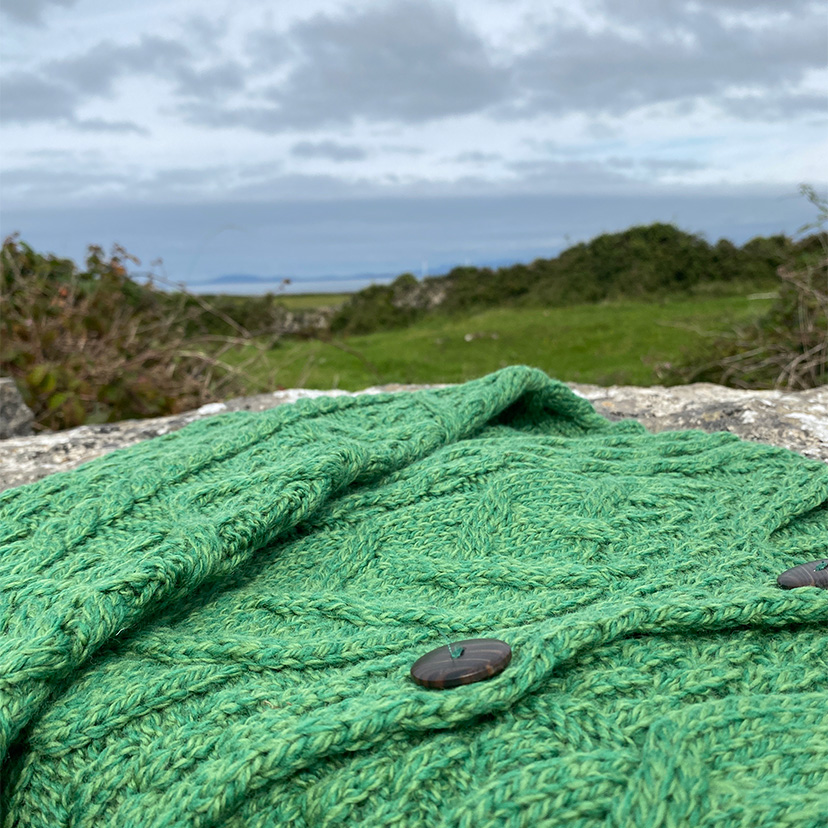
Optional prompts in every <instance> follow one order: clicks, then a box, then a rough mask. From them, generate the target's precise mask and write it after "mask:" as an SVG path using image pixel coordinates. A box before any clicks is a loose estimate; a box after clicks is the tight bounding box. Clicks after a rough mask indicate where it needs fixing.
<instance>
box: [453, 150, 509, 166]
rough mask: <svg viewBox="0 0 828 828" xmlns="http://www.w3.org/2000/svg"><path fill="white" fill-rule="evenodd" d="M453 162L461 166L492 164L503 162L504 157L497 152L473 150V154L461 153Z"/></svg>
mask: <svg viewBox="0 0 828 828" xmlns="http://www.w3.org/2000/svg"><path fill="white" fill-rule="evenodd" d="M451 160H452V161H457V162H458V163H460V164H491V163H492V162H494V161H502V160H503V156H502V155H500V154H499V153H495V152H480V151H479V150H472V151H471V152H461V153H459V154H458V155H455V156H454V158H452V159H451Z"/></svg>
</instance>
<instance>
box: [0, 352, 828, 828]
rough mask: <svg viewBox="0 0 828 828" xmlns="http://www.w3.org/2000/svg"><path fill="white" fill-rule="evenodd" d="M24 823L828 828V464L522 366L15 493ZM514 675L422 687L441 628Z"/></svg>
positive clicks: (279, 411)
mask: <svg viewBox="0 0 828 828" xmlns="http://www.w3.org/2000/svg"><path fill="white" fill-rule="evenodd" d="M0 550H2V551H0V756H2V757H3V761H2V765H0V772H1V773H2V785H1V786H0V788H1V792H0V806H1V807H2V824H3V825H4V826H6V828H8V827H9V826H15V827H17V826H44V828H46V827H48V828H56V827H57V826H70V825H71V826H75V828H78V827H79V826H135V828H175V827H176V826H181V828H183V827H184V826H251V827H252V826H261V828H264V827H265V826H282V825H284V826H307V825H343V826H367V827H368V828H378V826H419V825H423V826H439V825H443V826H466V827H467V828H480V826H518V825H521V826H567V827H568V828H569V827H571V826H604V827H606V826H635V828H639V827H640V826H651V827H654V826H711V827H712V826H716V828H723V827H724V826H746V827H747V826H750V828H758V827H759V826H767V828H780V826H791V828H794V827H795V828H807V826H813V828H817V827H818V828H825V826H826V825H828V715H826V712H827V711H828V705H827V704H826V702H828V591H826V590H822V589H816V588H813V587H806V588H801V589H794V590H790V591H786V590H782V589H780V588H779V587H778V586H777V583H776V576H777V575H778V574H779V573H780V572H782V571H783V570H785V569H788V568H789V567H792V566H794V565H796V564H799V563H804V562H807V561H811V560H814V559H818V558H821V557H824V556H826V555H828V465H825V464H821V463H818V462H815V461H811V460H807V459H805V458H803V457H800V456H798V455H796V454H794V453H792V452H789V451H786V450H784V449H779V448H772V447H769V446H765V445H759V444H753V443H746V442H743V441H741V440H739V439H738V438H737V437H735V436H734V435H731V434H724V433H720V434H704V433H701V432H696V431H687V432H668V433H663V434H650V433H649V432H647V431H646V430H645V429H644V427H643V426H641V425H640V424H638V423H636V422H633V421H624V422H619V423H610V422H608V421H607V420H606V419H604V418H603V417H601V416H600V415H599V414H597V413H596V412H595V410H594V409H593V408H592V406H591V405H590V404H589V403H588V402H587V401H586V400H584V399H581V398H580V397H578V396H576V395H575V394H574V393H572V392H571V391H570V390H569V389H568V388H567V387H566V386H565V385H563V384H562V383H560V382H557V381H555V380H551V379H549V378H548V377H547V376H545V375H544V374H543V373H541V372H540V371H537V370H533V369H529V368H523V367H514V368H508V369H505V370H503V371H499V372H497V373H495V374H492V375H490V376H487V377H484V378H482V379H479V380H475V381H473V382H469V383H467V384H465V385H460V386H455V387H451V388H445V389H441V390H430V391H422V392H416V393H406V394H398V395H390V394H389V395H379V396H361V397H356V398H334V399H331V398H322V399H315V400H308V401H302V402H299V403H297V404H295V405H290V406H282V407H280V408H276V409H274V410H271V411H267V412H264V413H246V412H239V413H232V414H226V415H222V416H219V417H214V418H211V419H206V420H202V421H200V422H197V423H195V424H193V425H190V426H188V427H187V428H185V429H183V430H182V431H179V432H177V433H174V434H170V435H167V436H164V437H161V438H158V439H155V440H151V441H149V442H146V443H142V444H140V445H137V446H134V447H132V448H129V449H126V450H122V451H119V452H116V453H114V454H111V455H109V456H107V457H104V458H102V459H99V460H96V461H94V462H92V463H88V464H87V465H85V466H83V467H81V468H80V469H77V470H76V471H73V472H68V473H64V474H56V475H53V476H51V477H48V478H46V479H45V480H42V481H40V482H37V483H34V484H32V485H28V486H24V487H21V488H18V489H13V490H11V491H7V492H5V493H3V494H2V495H0ZM470 638H498V639H501V640H503V641H505V642H507V643H508V644H509V645H511V648H512V653H513V655H512V661H511V664H509V666H508V667H507V668H506V669H505V670H504V671H503V672H502V673H501V674H500V675H497V676H495V677H494V678H491V679H489V680H486V681H480V682H477V683H474V684H468V685H463V686H460V687H456V688H453V689H443V690H439V689H427V688H425V687H421V686H419V685H418V684H416V683H414V681H412V679H411V677H410V675H409V670H410V668H411V665H412V664H413V663H414V662H415V661H416V660H417V659H418V658H419V657H420V656H422V655H423V654H425V653H427V652H429V651H430V650H433V649H434V648H437V647H440V646H442V645H444V642H445V640H446V639H449V640H450V641H459V640H463V639H470Z"/></svg>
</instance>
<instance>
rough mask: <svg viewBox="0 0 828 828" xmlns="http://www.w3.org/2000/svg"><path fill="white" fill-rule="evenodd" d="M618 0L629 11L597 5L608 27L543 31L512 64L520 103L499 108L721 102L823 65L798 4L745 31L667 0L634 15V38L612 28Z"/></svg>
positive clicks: (768, 90) (815, 35)
mask: <svg viewBox="0 0 828 828" xmlns="http://www.w3.org/2000/svg"><path fill="white" fill-rule="evenodd" d="M622 5H624V6H625V8H626V9H627V11H629V9H630V8H631V6H629V5H626V4H612V5H611V6H609V5H608V6H607V8H606V13H607V15H609V23H610V25H609V26H608V27H607V28H606V29H605V30H603V31H601V32H599V33H590V32H587V31H586V30H585V29H578V28H575V27H573V26H571V25H570V26H566V27H564V26H559V27H558V28H556V29H554V30H549V31H547V32H546V33H545V40H544V42H543V44H542V45H541V47H540V48H538V49H536V50H535V51H534V52H533V53H530V54H528V55H526V56H524V57H522V58H520V59H519V60H518V62H517V64H516V72H517V77H518V81H519V85H520V87H521V89H522V90H523V98H522V100H520V101H518V102H517V103H516V104H515V105H513V106H509V107H503V108H502V110H501V114H502V115H503V116H510V117H511V116H514V115H515V114H526V115H531V114H536V113H538V112H551V113H562V112H572V111H584V110H585V111H589V112H593V113H598V112H602V113H610V114H614V115H623V114H625V113H626V112H629V111H630V110H632V109H635V108H637V107H640V106H645V105H650V104H657V103H667V102H670V103H675V102H678V101H692V100H694V99H698V98H700V97H707V98H712V99H713V100H714V101H716V100H719V101H720V102H724V100H725V99H724V96H725V95H727V94H728V91H729V89H731V88H732V87H734V86H739V85H741V86H748V85H749V86H750V87H752V88H758V89H759V90H760V91H761V94H762V95H765V94H772V93H773V92H774V90H778V89H781V88H784V87H789V86H791V85H793V84H795V83H796V82H798V81H799V80H800V79H801V78H802V77H803V75H804V73H805V72H806V71H807V70H809V69H811V68H818V67H820V66H821V65H822V64H823V63H824V52H825V44H824V34H823V32H822V25H821V21H820V20H819V19H818V17H819V16H818V15H815V14H814V13H813V11H809V10H810V9H811V7H810V6H807V5H806V6H804V11H803V13H802V14H801V15H799V16H795V17H790V18H786V19H785V20H778V21H776V23H775V24H774V25H773V26H772V27H768V28H764V29H753V28H748V27H746V26H743V25H741V24H734V23H730V24H725V23H724V22H722V20H720V19H719V17H718V16H717V15H716V14H714V13H713V12H712V11H709V10H707V9H705V8H703V7H701V6H699V5H698V4H697V5H696V6H691V5H690V4H681V3H677V2H674V3H672V4H667V6H665V7H660V6H659V8H661V9H662V11H661V12H658V11H654V12H653V15H652V16H651V17H649V18H647V22H646V24H644V23H641V20H640V19H639V18H636V22H637V23H641V25H640V27H639V33H640V34H641V33H642V32H644V31H645V30H646V36H640V37H635V38H632V37H630V36H629V35H628V34H627V33H625V31H624V30H623V29H621V28H620V27H614V26H612V23H613V20H614V19H617V18H614V17H613V15H614V14H615V12H616V11H617V10H618V9H619V7H620V6H622ZM652 5H654V4H652ZM680 6H681V7H683V8H685V11H687V13H686V14H685V15H683V16H681V17H678V16H677V17H676V18H675V19H673V17H671V14H672V11H673V10H675V9H677V8H679V7H680ZM664 9H666V11H664ZM692 9H695V11H692ZM636 10H637V11H640V9H639V8H638V6H636ZM642 19H643V17H642ZM799 103H800V104H803V105H805V104H808V103H809V102H808V101H806V100H805V99H802V100H800V101H799Z"/></svg>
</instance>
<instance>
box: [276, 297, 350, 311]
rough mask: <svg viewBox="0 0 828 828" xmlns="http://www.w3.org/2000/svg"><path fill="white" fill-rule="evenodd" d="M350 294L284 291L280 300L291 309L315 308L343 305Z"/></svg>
mask: <svg viewBox="0 0 828 828" xmlns="http://www.w3.org/2000/svg"><path fill="white" fill-rule="evenodd" d="M349 296H350V294H349V293H283V294H281V295H280V296H279V297H278V302H279V303H280V304H282V305H284V306H285V307H286V308H287V309H288V310H291V311H297V310H315V309H316V308H326V307H336V306H337V305H341V304H342V303H343V302H344V301H345V300H346V299H347V298H348V297H349Z"/></svg>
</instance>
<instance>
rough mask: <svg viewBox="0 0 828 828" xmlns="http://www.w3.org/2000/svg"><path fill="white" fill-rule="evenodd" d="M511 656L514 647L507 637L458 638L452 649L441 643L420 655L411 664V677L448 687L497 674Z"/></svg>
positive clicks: (427, 684) (426, 684) (437, 687)
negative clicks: (507, 641)
mask: <svg viewBox="0 0 828 828" xmlns="http://www.w3.org/2000/svg"><path fill="white" fill-rule="evenodd" d="M452 652H453V653H454V655H452ZM458 653H459V655H458ZM511 660H512V648H511V647H510V646H509V645H508V644H507V643H506V642H505V641H500V640H498V639H497V638H469V639H467V640H466V641H455V642H454V643H453V644H452V645H451V650H450V649H449V648H448V647H438V648H437V649H436V650H432V651H431V652H430V653H426V654H425V655H424V656H422V658H418V659H417V661H415V662H414V664H413V665H412V666H411V678H412V679H414V681H416V682H417V684H420V685H422V686H423V687H429V688H431V689H432V690H447V689H448V688H449V687H458V686H459V685H461V684H474V682H476V681H484V680H485V679H489V678H491V677H492V676H496V675H497V674H498V673H502V672H503V671H504V670H505V669H506V668H507V667H508V666H509V662H510V661H511Z"/></svg>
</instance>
